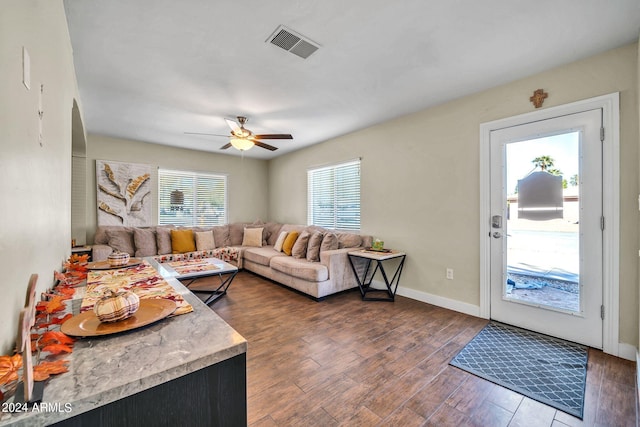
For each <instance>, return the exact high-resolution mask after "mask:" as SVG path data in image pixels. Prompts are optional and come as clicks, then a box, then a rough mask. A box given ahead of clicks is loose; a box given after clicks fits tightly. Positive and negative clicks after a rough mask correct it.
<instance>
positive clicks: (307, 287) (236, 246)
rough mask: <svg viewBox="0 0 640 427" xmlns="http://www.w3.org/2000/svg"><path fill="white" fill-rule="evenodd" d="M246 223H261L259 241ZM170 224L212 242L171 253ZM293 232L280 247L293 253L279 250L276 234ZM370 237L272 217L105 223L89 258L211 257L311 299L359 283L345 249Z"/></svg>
mask: <svg viewBox="0 0 640 427" xmlns="http://www.w3.org/2000/svg"><path fill="white" fill-rule="evenodd" d="M246 228H262V239H261V241H260V242H257V241H256V239H253V241H250V240H251V239H249V238H248V237H249V236H255V235H256V233H257V234H259V233H260V232H259V231H257V230H255V231H249V232H247V236H245V229H246ZM172 229H173V230H184V229H191V230H192V231H193V232H194V235H195V234H196V233H201V232H207V231H212V232H213V240H214V242H215V248H213V247H207V248H206V249H205V250H198V249H202V248H198V247H196V250H195V251H189V252H182V253H173V252H175V251H174V250H173V249H174V248H172V247H171V242H170V239H171V237H170V236H171V230H172ZM293 232H295V233H298V235H299V237H298V238H297V239H295V243H294V244H293V247H291V248H286V247H285V248H284V249H285V250H286V249H289V251H290V253H291V255H287V254H286V253H285V252H283V251H282V250H277V249H279V248H276V243H278V237H280V236H281V234H283V235H286V236H288V237H290V238H292V237H294V236H293ZM202 235H203V234H200V235H199V236H198V237H201V236H202ZM283 237H284V236H283ZM154 239H155V242H154ZM167 239H169V241H168V240H167ZM257 240H260V239H257ZM371 241H372V237H371V236H363V235H359V234H355V233H346V232H336V231H333V230H327V229H324V228H320V227H315V226H305V225H295V224H281V223H274V222H269V223H262V222H254V223H232V224H227V225H222V226H215V227H208V228H201V227H187V228H185V227H171V226H158V227H149V228H138V227H122V226H105V227H98V229H97V230H96V234H95V237H94V245H93V259H94V261H101V260H104V259H106V258H107V256H108V255H109V254H110V253H111V252H112V251H113V250H120V251H122V252H127V253H129V254H130V255H132V256H136V257H145V256H153V257H154V258H155V259H157V260H159V261H160V262H167V261H170V260H178V259H193V258H206V257H215V258H220V259H223V260H225V261H227V262H229V263H231V264H234V265H236V266H238V268H243V269H245V270H248V271H251V272H253V273H256V274H259V275H261V276H264V277H266V278H269V279H271V280H273V281H275V282H278V283H281V284H283V285H285V286H288V287H290V288H293V289H296V290H298V291H300V292H303V293H305V294H307V295H309V296H311V297H313V298H315V299H322V298H324V297H326V296H327V295H331V294H334V293H337V292H341V291H344V290H347V289H351V288H354V287H356V286H357V282H356V279H355V277H354V274H353V271H352V270H351V266H350V264H349V260H348V257H347V252H349V251H352V250H354V249H357V248H362V247H368V246H371ZM154 243H155V244H154ZM243 243H244V245H243ZM248 243H249V244H251V245H250V246H249V245H247V244H248ZM285 246H286V245H285Z"/></svg>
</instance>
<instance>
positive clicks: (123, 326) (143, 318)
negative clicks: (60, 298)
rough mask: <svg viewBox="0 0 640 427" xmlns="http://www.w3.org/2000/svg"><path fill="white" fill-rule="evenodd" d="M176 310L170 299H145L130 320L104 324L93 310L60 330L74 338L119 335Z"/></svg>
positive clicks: (69, 322) (70, 320)
mask: <svg viewBox="0 0 640 427" xmlns="http://www.w3.org/2000/svg"><path fill="white" fill-rule="evenodd" d="M175 310H176V303H175V302H173V301H171V300H168V299H143V300H140V308H138V311H136V312H135V314H134V315H133V316H131V317H129V318H128V319H124V320H120V321H118V322H112V323H102V322H101V321H100V320H99V319H98V317H97V316H96V314H95V313H94V312H93V310H90V311H85V312H84V313H80V314H78V315H76V316H73V317H72V318H71V319H69V320H67V321H66V322H64V323H63V324H62V326H61V327H60V330H61V331H62V332H64V333H65V334H67V335H71V336H74V337H95V336H99V335H110V334H117V333H118V332H124V331H129V330H132V329H136V328H140V327H142V326H146V325H149V324H151V323H154V322H157V321H158V320H161V319H164V318H165V317H167V316H168V315H170V314H171V313H173V312H174V311H175Z"/></svg>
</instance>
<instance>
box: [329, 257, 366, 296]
mask: <svg viewBox="0 0 640 427" xmlns="http://www.w3.org/2000/svg"><path fill="white" fill-rule="evenodd" d="M358 249H363V248H361V247H360V248H343V249H334V250H330V251H322V252H320V262H321V263H322V264H323V265H325V266H326V267H327V269H328V270H329V279H331V281H332V282H333V283H340V284H344V285H346V286H344V285H341V287H342V288H343V289H347V288H352V287H356V286H358V282H357V281H356V278H355V276H354V275H353V270H351V265H350V264H349V257H348V256H347V253H349V252H353V251H357V250H358ZM356 263H357V264H356V270H358V271H360V269H361V267H364V264H363V265H362V266H360V265H359V264H360V263H359V262H358V261H357V260H356Z"/></svg>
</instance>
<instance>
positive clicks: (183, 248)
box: [171, 228, 196, 254]
mask: <svg viewBox="0 0 640 427" xmlns="http://www.w3.org/2000/svg"><path fill="white" fill-rule="evenodd" d="M195 250H196V241H195V239H194V238H193V230H191V229H190V228H186V229H181V230H171V252H173V253H174V254H183V253H186V252H195Z"/></svg>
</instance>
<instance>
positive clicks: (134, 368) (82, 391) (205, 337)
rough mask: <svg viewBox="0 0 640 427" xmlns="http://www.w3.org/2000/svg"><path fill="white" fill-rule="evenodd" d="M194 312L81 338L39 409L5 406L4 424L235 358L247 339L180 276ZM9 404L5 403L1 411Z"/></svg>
mask: <svg viewBox="0 0 640 427" xmlns="http://www.w3.org/2000/svg"><path fill="white" fill-rule="evenodd" d="M166 280H167V282H168V283H169V284H171V285H172V286H173V287H174V288H175V289H176V291H177V292H178V293H179V294H181V295H182V296H183V297H184V299H185V300H186V301H187V302H188V303H189V304H191V305H192V306H193V309H194V311H193V312H191V313H187V314H183V315H179V316H175V317H170V318H166V319H163V320H161V321H159V322H157V323H154V324H152V325H149V326H146V327H143V328H140V329H136V330H132V331H129V332H124V333H120V334H116V335H111V336H103V337H91V338H82V339H80V340H78V341H76V343H75V346H74V350H73V353H71V354H69V355H67V356H66V357H65V359H67V360H69V361H70V364H69V372H67V373H64V374H61V375H58V376H56V377H55V378H52V379H51V380H48V381H47V382H46V383H45V387H44V395H43V402H46V403H47V407H45V408H43V410H40V411H38V412H36V411H34V410H30V411H28V412H21V413H13V414H9V413H7V412H6V411H5V412H0V426H8V425H12V426H25V427H34V426H45V425H48V424H52V423H55V422H58V421H61V420H64V419H67V418H71V417H73V416H75V415H78V414H81V413H83V412H86V411H89V410H91V409H94V408H95V407H98V406H102V405H106V404H108V403H111V402H113V401H115V400H118V399H121V398H124V397H127V396H130V395H132V394H135V393H138V392H140V391H143V390H146V389H149V388H151V387H154V386H156V385H158V384H162V383H165V382H167V381H170V380H172V379H174V378H178V377H180V376H183V375H186V374H189V373H191V372H194V371H197V370H199V369H202V368H204V367H207V366H210V365H213V364H216V363H218V362H221V361H224V360H227V359H230V358H232V357H234V356H237V355H239V354H242V353H246V351H247V342H246V340H245V339H244V338H243V337H242V336H241V335H240V334H238V333H237V332H236V331H235V330H234V329H233V328H231V326H229V325H228V324H227V323H226V322H225V321H224V320H222V318H220V317H219V316H218V315H217V314H216V313H215V312H213V311H212V310H211V309H210V308H209V307H207V306H206V305H205V304H204V303H203V302H202V301H201V300H200V299H199V298H198V297H196V296H195V295H193V294H192V293H191V292H190V291H189V290H188V289H187V288H186V287H184V286H183V285H182V284H181V283H180V282H178V281H177V280H175V279H166ZM3 409H5V408H0V411H1V410H3Z"/></svg>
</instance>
